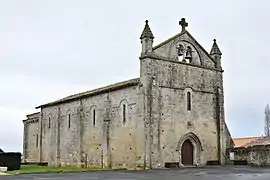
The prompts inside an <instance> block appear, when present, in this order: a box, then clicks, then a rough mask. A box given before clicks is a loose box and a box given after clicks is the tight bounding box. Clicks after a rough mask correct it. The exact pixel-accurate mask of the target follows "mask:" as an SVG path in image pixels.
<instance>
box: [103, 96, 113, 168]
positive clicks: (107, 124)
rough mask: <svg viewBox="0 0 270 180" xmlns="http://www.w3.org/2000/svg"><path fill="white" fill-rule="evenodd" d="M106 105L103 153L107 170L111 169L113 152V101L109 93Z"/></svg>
mask: <svg viewBox="0 0 270 180" xmlns="http://www.w3.org/2000/svg"><path fill="white" fill-rule="evenodd" d="M104 103H105V106H104V108H105V112H104V118H103V144H102V152H103V164H104V167H105V168H106V167H107V168H111V167H112V164H111V151H110V124H111V117H110V113H111V101H110V97H109V93H108V95H107V100H106V101H105V102H104Z"/></svg>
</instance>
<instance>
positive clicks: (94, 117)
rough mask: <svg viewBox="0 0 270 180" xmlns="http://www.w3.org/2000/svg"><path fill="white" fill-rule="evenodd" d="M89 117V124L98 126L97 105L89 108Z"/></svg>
mask: <svg viewBox="0 0 270 180" xmlns="http://www.w3.org/2000/svg"><path fill="white" fill-rule="evenodd" d="M89 116H90V117H89V122H91V126H93V127H95V126H98V125H99V122H98V121H97V120H98V119H97V105H95V104H94V105H92V106H91V107H90V108H89Z"/></svg>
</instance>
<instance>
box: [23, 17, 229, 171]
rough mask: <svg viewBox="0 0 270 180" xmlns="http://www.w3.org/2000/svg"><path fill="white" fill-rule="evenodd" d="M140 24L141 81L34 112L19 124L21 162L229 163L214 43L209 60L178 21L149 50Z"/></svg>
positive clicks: (111, 164)
mask: <svg viewBox="0 0 270 180" xmlns="http://www.w3.org/2000/svg"><path fill="white" fill-rule="evenodd" d="M145 23H146V24H145V27H144V29H143V32H142V34H141V36H140V40H141V47H142V48H141V54H140V57H139V59H138V63H140V77H138V78H136V79H131V80H127V81H124V82H119V83H116V84H111V85H108V86H106V87H101V88H98V89H94V90H90V91H87V92H83V93H79V94H75V95H71V96H68V97H65V98H63V99H60V100H57V101H54V102H50V103H47V104H43V105H40V106H38V107H36V109H39V110H40V111H39V112H37V113H34V114H29V115H27V119H26V120H23V123H24V138H23V159H24V161H25V162H48V164H49V165H52V166H65V165H80V166H81V165H82V166H83V165H86V166H90V165H96V166H100V167H104V168H114V167H126V168H137V167H141V168H146V169H148V168H163V167H169V166H192V165H194V166H195V165H207V164H209V163H213V162H214V163H220V164H225V163H226V162H227V161H228V157H229V153H228V151H227V149H228V148H230V147H232V146H233V142H232V138H231V135H230V132H229V130H228V128H227V125H226V123H225V117H224V93H223V77H222V76H223V69H222V66H221V55H222V53H221V51H220V49H219V47H218V45H217V42H216V40H214V42H213V46H212V49H211V50H210V52H207V51H206V50H205V49H204V48H203V47H202V46H201V45H200V44H199V43H198V42H197V41H196V40H195V39H194V38H193V36H191V34H190V33H189V32H188V31H187V30H186V28H187V26H188V23H187V22H186V21H185V19H184V18H182V19H181V21H180V22H179V24H180V26H181V28H182V29H181V32H180V33H179V34H176V35H175V36H173V37H171V38H169V39H167V40H165V41H164V42H162V43H160V44H158V45H156V46H153V41H154V35H153V33H152V31H151V29H150V26H149V24H148V21H146V22H145Z"/></svg>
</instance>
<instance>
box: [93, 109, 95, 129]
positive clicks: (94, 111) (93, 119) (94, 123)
mask: <svg viewBox="0 0 270 180" xmlns="http://www.w3.org/2000/svg"><path fill="white" fill-rule="evenodd" d="M95 125H96V110H95V109H94V110H93V126H95Z"/></svg>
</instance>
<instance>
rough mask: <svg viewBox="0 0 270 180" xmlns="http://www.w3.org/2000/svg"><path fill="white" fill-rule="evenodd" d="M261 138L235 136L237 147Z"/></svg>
mask: <svg viewBox="0 0 270 180" xmlns="http://www.w3.org/2000/svg"><path fill="white" fill-rule="evenodd" d="M258 139H261V137H260V136H259V137H243V138H233V142H234V144H235V147H247V146H246V145H247V144H249V143H250V142H253V141H255V140H258Z"/></svg>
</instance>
